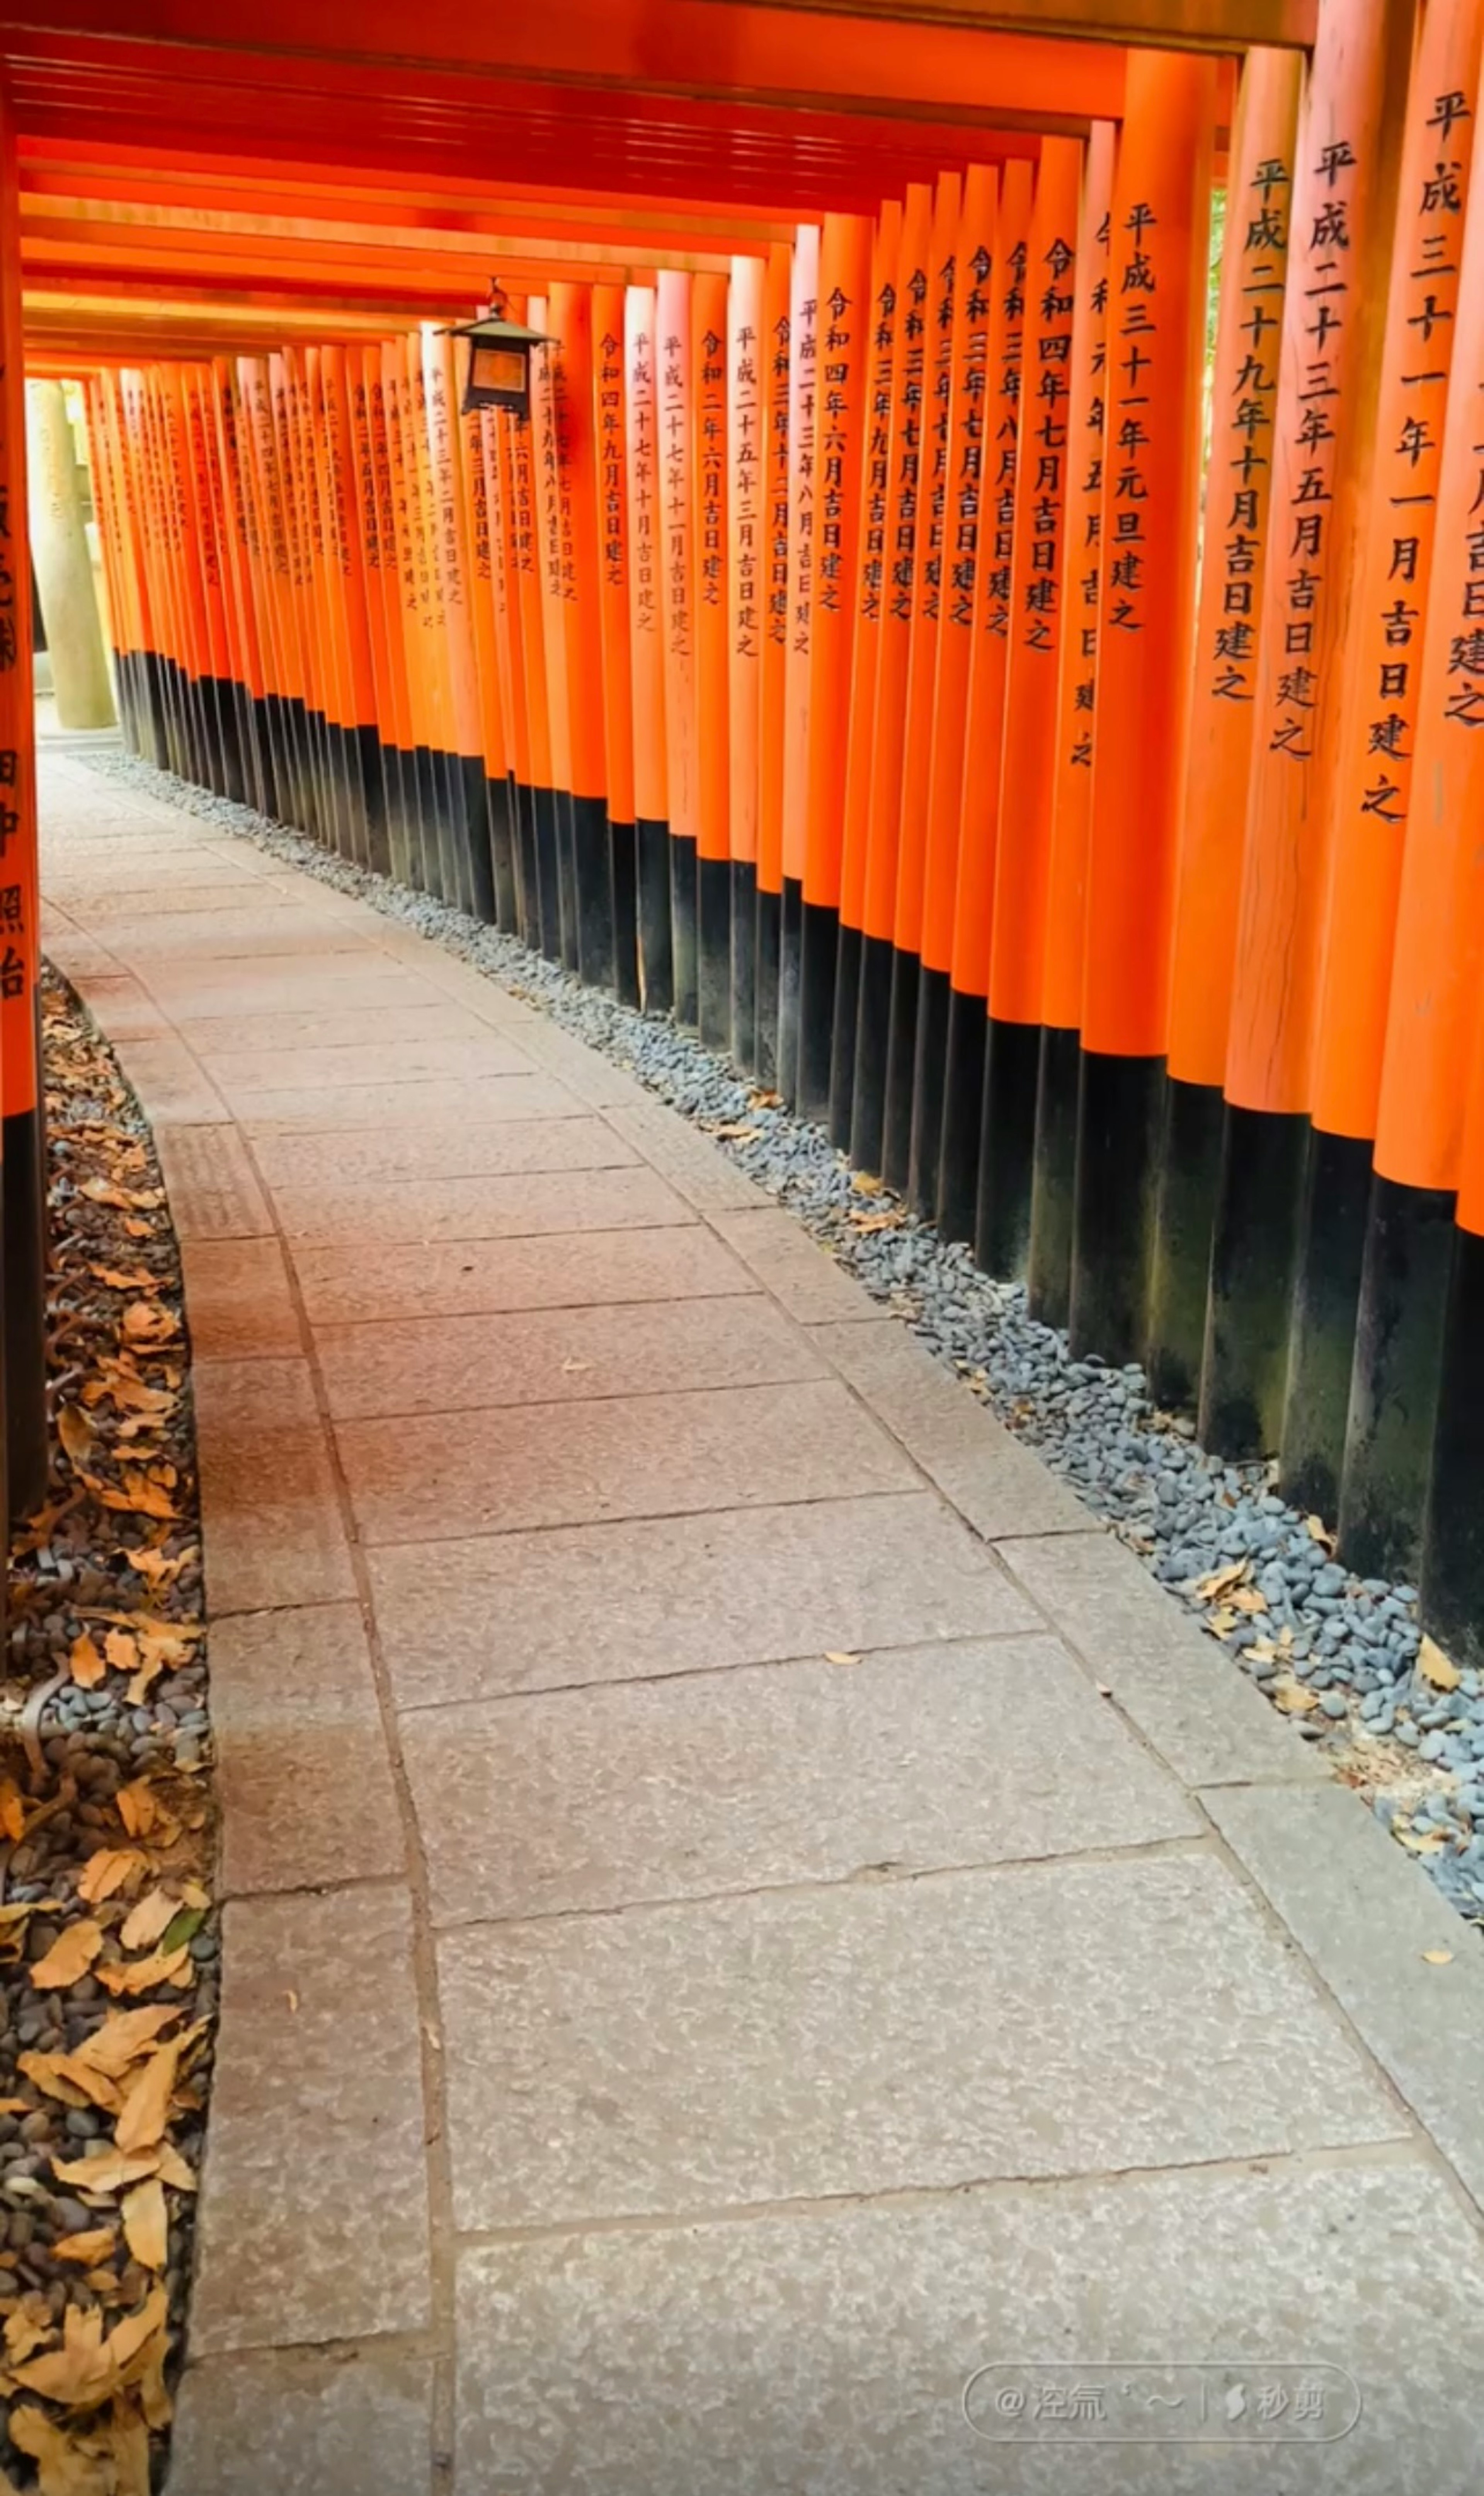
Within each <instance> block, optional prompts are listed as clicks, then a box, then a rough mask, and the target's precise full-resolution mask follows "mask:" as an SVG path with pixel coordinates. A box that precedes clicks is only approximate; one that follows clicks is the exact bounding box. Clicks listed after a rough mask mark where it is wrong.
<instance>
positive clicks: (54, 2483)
mask: <svg viewBox="0 0 1484 2496" xmlns="http://www.w3.org/2000/svg"><path fill="white" fill-rule="evenodd" d="M10 2431H11V2442H12V2444H14V2445H15V2449H16V2450H17V2452H24V2453H26V2454H28V2455H29V2457H30V2458H31V2460H33V2461H34V2462H35V2463H36V2466H37V2470H38V2472H39V2474H40V2481H39V2496H113V2474H112V2471H111V2469H110V2468H109V2466H108V2463H107V2461H105V2460H104V2459H103V2457H102V2456H101V2455H99V2454H96V2453H89V2452H85V2451H84V2450H83V2449H82V2448H81V2446H80V2445H78V2444H77V2443H76V2442H75V2441H74V2439H73V2438H72V2437H71V2436H70V2435H68V2434H67V2433H66V2432H65V2431H64V2429H63V2428H61V2427H59V2426H58V2425H57V2424H56V2422H55V2420H54V2419H52V2418H48V2417H47V2416H46V2411H45V2410H36V2409H32V2408H31V2406H30V2404H29V2402H26V2403H23V2404H21V2405H20V2406H18V2407H17V2408H15V2409H14V2410H13V2411H12V2412H11V2417H10Z"/></svg>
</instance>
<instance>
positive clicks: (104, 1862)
mask: <svg viewBox="0 0 1484 2496" xmlns="http://www.w3.org/2000/svg"><path fill="white" fill-rule="evenodd" d="M143 1864H144V1857H143V1856H142V1855H141V1854H140V1853H139V1848H138V1847H137V1846H100V1847H99V1848H98V1850H97V1852H96V1853H95V1854H93V1855H90V1856H88V1858H87V1861H86V1862H85V1863H84V1865H83V1867H82V1871H81V1875H80V1877H79V1879H78V1882H77V1895H78V1897H79V1898H85V1899H86V1900H87V1902H88V1905H89V1906H91V1907H97V1906H101V1905H102V1904H103V1901H104V1899H105V1898H111V1897H112V1895H113V1892H114V1890H115V1889H122V1888H123V1887H124V1885H125V1883H126V1882H127V1881H129V1880H130V1879H131V1877H132V1876H133V1874H134V1873H136V1872H139V1871H141V1870H142V1869H143Z"/></svg>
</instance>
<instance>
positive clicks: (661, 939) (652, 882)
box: [634, 815, 675, 1014]
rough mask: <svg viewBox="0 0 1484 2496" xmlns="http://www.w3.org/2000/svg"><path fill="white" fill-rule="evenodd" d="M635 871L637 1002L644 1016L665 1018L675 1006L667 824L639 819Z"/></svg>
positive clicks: (636, 833) (644, 818) (648, 819)
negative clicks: (637, 947) (637, 959)
mask: <svg viewBox="0 0 1484 2496" xmlns="http://www.w3.org/2000/svg"><path fill="white" fill-rule="evenodd" d="M634 838H635V856H636V865H637V870H638V891H637V898H636V905H635V906H636V910H637V915H638V928H639V998H640V1002H641V1004H642V1005H643V1008H644V1012H645V1013H646V1014H668V1013H669V1011H670V1009H671V1007H672V1006H673V1005H674V1002H675V946H674V930H673V926H672V923H671V920H670V834H669V826H668V825H667V824H661V823H657V822H656V821H655V819H654V817H653V816H647V817H646V816H643V815H641V816H640V817H639V820H638V824H637V825H636V827H635V833H634Z"/></svg>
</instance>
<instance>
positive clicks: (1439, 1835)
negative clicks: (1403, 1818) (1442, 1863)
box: [1391, 1826, 1448, 1855]
mask: <svg viewBox="0 0 1484 2496" xmlns="http://www.w3.org/2000/svg"><path fill="white" fill-rule="evenodd" d="M1391 1833H1392V1836H1393V1837H1394V1838H1395V1839H1396V1841H1397V1843H1398V1845H1399V1846H1405V1847H1406V1848H1407V1853H1408V1854H1409V1855H1440V1854H1441V1853H1442V1850H1443V1848H1444V1847H1445V1846H1446V1845H1447V1843H1448V1839H1447V1833H1446V1831H1445V1830H1443V1829H1441V1828H1398V1827H1396V1826H1393V1828H1392V1832H1391Z"/></svg>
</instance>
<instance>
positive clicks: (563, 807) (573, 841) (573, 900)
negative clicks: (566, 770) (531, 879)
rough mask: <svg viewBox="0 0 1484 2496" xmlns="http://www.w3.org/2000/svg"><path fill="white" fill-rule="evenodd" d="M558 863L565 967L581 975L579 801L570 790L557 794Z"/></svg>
mask: <svg viewBox="0 0 1484 2496" xmlns="http://www.w3.org/2000/svg"><path fill="white" fill-rule="evenodd" d="M556 863H557V910H558V914H559V916H560V920H561V926H562V967H563V969H564V970H567V971H572V972H575V973H577V974H578V975H579V976H580V973H581V970H582V943H581V937H580V934H579V928H580V924H581V921H580V917H579V904H578V900H577V830H576V814H575V800H574V799H573V796H572V791H571V790H570V789H559V790H558V791H557V793H556Z"/></svg>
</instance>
